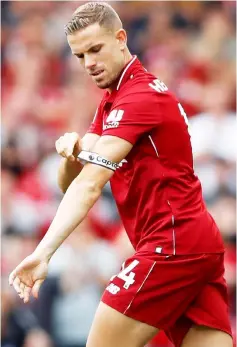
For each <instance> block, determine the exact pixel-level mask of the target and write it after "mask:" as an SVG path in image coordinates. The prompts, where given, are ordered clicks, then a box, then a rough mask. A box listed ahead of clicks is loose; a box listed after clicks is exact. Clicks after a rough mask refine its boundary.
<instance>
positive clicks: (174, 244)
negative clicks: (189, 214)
mask: <svg viewBox="0 0 237 347" xmlns="http://www.w3.org/2000/svg"><path fill="white" fill-rule="evenodd" d="M172 227H173V255H175V254H176V249H175V248H176V240H175V230H174V215H172Z"/></svg>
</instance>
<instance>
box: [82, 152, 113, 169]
mask: <svg viewBox="0 0 237 347" xmlns="http://www.w3.org/2000/svg"><path fill="white" fill-rule="evenodd" d="M78 158H79V159H80V161H81V163H82V164H83V165H84V164H85V163H92V164H96V165H100V166H103V167H105V168H107V169H110V170H113V171H115V170H116V169H117V168H118V167H119V164H117V163H114V162H112V161H111V160H108V159H106V158H104V157H102V156H101V155H99V154H97V153H94V152H88V151H81V152H80V154H79V155H78Z"/></svg>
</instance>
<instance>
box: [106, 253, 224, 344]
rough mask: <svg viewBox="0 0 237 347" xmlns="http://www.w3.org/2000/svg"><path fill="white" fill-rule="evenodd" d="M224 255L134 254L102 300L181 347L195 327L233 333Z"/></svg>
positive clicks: (115, 277) (109, 286)
mask: <svg viewBox="0 0 237 347" xmlns="http://www.w3.org/2000/svg"><path fill="white" fill-rule="evenodd" d="M223 275H224V254H201V255H185V256H169V257H166V256H165V255H158V254H151V253H150V252H138V253H136V254H134V255H133V256H132V257H130V258H129V259H127V261H126V262H125V264H124V265H123V267H122V270H121V272H120V273H119V274H117V275H116V276H114V277H113V278H112V279H111V280H110V283H109V285H108V286H107V288H106V290H105V292H104V294H103V296H102V301H103V302H104V303H105V304H107V305H109V306H111V307H112V308H114V309H116V310H117V311H119V312H121V313H123V314H125V315H126V316H128V317H131V318H133V319H136V320H138V321H141V322H144V323H147V324H149V325H152V326H154V327H156V328H158V329H162V330H164V331H165V333H166V335H167V336H168V337H169V339H170V340H171V341H172V342H173V343H174V345H175V346H176V347H179V346H180V345H181V343H182V340H183V338H184V336H185V335H186V333H187V332H188V330H189V329H190V327H191V326H192V325H193V324H194V323H195V324H198V325H204V326H208V327H212V328H216V329H219V330H222V331H225V332H227V333H228V334H230V335H231V328H230V321H229V316H228V302H227V301H228V299H227V287H226V281H225V279H224V277H223Z"/></svg>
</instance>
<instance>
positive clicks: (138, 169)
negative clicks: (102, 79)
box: [100, 71, 216, 253]
mask: <svg viewBox="0 0 237 347" xmlns="http://www.w3.org/2000/svg"><path fill="white" fill-rule="evenodd" d="M154 80H155V77H154V76H153V75H151V74H149V73H144V72H141V71H140V72H138V73H137V75H135V76H134V77H133V78H132V79H131V80H129V81H128V82H127V83H126V85H125V86H124V87H123V88H121V90H120V91H119V92H118V93H117V95H116V98H115V99H114V100H113V102H112V103H106V102H103V101H102V103H101V106H100V112H101V117H102V119H103V129H106V128H108V127H118V126H119V122H120V120H121V119H122V116H123V110H122V109H119V108H118V107H116V106H117V104H118V103H119V99H120V98H122V97H123V94H126V93H127V92H128V90H131V89H132V90H133V97H134V98H136V97H139V99H140V100H141V98H143V96H144V97H145V95H146V96H147V93H149V94H150V98H157V102H158V103H157V109H153V110H152V112H157V113H158V112H160V113H161V115H162V123H161V124H158V122H157V127H154V128H153V129H152V131H150V132H148V133H144V135H143V136H142V137H141V138H140V139H139V140H138V141H137V142H136V143H135V144H134V146H133V148H132V150H131V151H130V153H129V154H128V156H127V157H126V158H125V159H124V160H123V161H122V162H121V163H120V168H119V169H117V170H116V172H115V174H114V175H113V177H112V179H111V188H112V192H113V195H114V198H115V201H116V203H117V206H118V209H119V212H120V215H121V218H122V220H123V223H124V226H125V229H126V230H127V233H128V236H129V238H130V240H131V242H132V244H133V246H134V247H135V248H136V249H139V248H144V247H151V248H152V247H155V246H156V247H158V249H160V250H161V252H164V253H175V252H178V253H195V252H196V250H195V249H193V248H195V247H196V244H198V243H199V244H200V240H199V237H200V234H199V235H198V234H197V232H196V231H195V232H192V230H190V229H192V228H194V229H195V228H196V229H197V228H198V229H199V228H207V229H208V228H209V227H210V228H213V230H214V229H215V228H216V226H215V224H214V222H213V220H212V219H211V217H210V215H209V214H208V212H207V210H206V208H205V205H204V203H203V199H202V192H201V185H200V182H199V180H198V178H197V177H196V176H195V174H194V171H193V159H192V149H191V144H190V136H189V133H188V127H187V124H186V115H185V113H184V110H183V109H182V106H181V105H180V104H179V102H178V101H177V99H176V98H175V97H174V96H173V95H172V94H171V93H169V91H168V90H167V87H166V86H165V85H164V84H163V83H162V82H161V84H160V82H158V80H156V82H154ZM146 99H147V98H146ZM157 118H158V117H157ZM213 232H214V231H213ZM187 238H189V239H192V238H193V241H194V242H193V244H192V242H191V243H190V249H187V246H186V243H187ZM195 238H197V239H196V240H195ZM204 248H205V247H204ZM207 248H210V245H208V246H207Z"/></svg>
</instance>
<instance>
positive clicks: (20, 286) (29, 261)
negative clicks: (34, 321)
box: [9, 253, 49, 303]
mask: <svg viewBox="0 0 237 347" xmlns="http://www.w3.org/2000/svg"><path fill="white" fill-rule="evenodd" d="M48 262H49V261H48V260H47V259H45V258H44V257H41V256H39V255H37V254H36V253H32V254H31V255H29V256H28V257H26V258H25V259H24V260H23V261H22V262H21V263H20V264H19V265H18V266H17V267H16V268H15V270H13V271H12V273H11V274H10V276H9V284H10V285H11V286H13V287H14V289H15V290H16V292H17V293H18V295H19V296H20V298H21V299H23V301H24V303H27V302H28V301H29V298H30V294H32V295H33V296H34V297H35V298H38V293H39V289H40V287H41V285H42V283H43V282H44V280H45V278H46V276H47V273H48Z"/></svg>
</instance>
